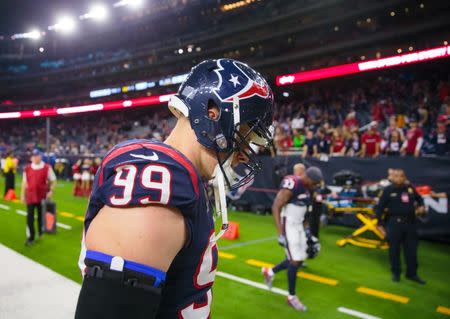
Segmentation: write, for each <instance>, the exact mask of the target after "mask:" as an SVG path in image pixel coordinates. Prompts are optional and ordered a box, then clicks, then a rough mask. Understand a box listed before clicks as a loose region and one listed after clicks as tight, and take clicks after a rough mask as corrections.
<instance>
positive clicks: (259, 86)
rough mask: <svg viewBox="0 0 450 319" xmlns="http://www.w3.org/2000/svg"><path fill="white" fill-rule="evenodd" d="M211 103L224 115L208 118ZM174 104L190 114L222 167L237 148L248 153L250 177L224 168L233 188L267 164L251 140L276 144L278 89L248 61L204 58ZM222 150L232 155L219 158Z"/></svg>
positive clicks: (174, 110)
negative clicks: (274, 117) (274, 119)
mask: <svg viewBox="0 0 450 319" xmlns="http://www.w3.org/2000/svg"><path fill="white" fill-rule="evenodd" d="M211 105H216V106H217V107H218V108H219V110H220V115H219V119H218V120H212V119H210V118H209V117H208V108H209V107H210V106H211ZM169 108H170V110H171V111H172V113H174V114H175V115H176V116H177V117H178V116H180V115H183V116H185V117H188V118H189V121H190V124H191V127H192V129H193V130H194V132H195V134H196V136H197V140H198V141H199V143H200V144H202V145H203V146H205V147H206V148H208V149H210V150H212V151H214V152H215V153H216V155H217V158H218V160H219V165H220V168H221V170H222V171H224V164H225V163H226V162H227V160H229V159H230V158H231V157H232V154H233V153H234V152H236V151H239V152H245V153H246V155H247V156H248V157H249V163H248V164H246V166H247V169H246V171H247V172H248V173H247V175H246V176H244V177H243V178H242V179H240V180H233V177H232V176H230V174H225V172H224V175H225V178H226V181H227V184H228V186H229V187H230V189H235V188H237V187H239V186H242V185H243V184H245V183H247V182H249V181H250V180H251V179H252V178H253V176H254V175H255V173H256V172H257V171H258V170H260V169H261V164H260V162H259V161H258V160H257V159H256V158H255V155H256V154H255V152H254V151H253V149H252V148H251V147H250V145H249V144H251V143H253V144H257V145H260V146H263V147H268V146H269V145H270V144H271V143H272V134H273V130H272V126H271V125H272V115H273V93H272V90H271V89H270V87H269V85H268V84H267V82H266V80H265V79H264V78H263V77H262V76H261V75H260V74H259V73H258V72H256V71H255V70H253V69H252V68H250V67H249V66H248V65H246V64H244V63H242V62H239V61H235V60H231V59H218V60H206V61H204V62H201V63H200V64H198V65H197V66H195V67H194V68H192V70H191V73H190V74H189V75H188V77H187V79H186V80H185V81H184V83H183V84H182V85H181V86H180V88H179V90H178V93H177V94H176V95H174V96H172V97H171V99H170V101H169ZM244 124H246V125H245V126H244ZM244 127H245V128H246V129H245V132H242V128H244ZM240 128H241V132H240V131H239V129H240ZM220 153H225V154H226V156H225V159H223V158H222V160H221V159H220V158H219V154H220ZM222 157H223V156H222Z"/></svg>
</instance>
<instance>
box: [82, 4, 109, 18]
mask: <svg viewBox="0 0 450 319" xmlns="http://www.w3.org/2000/svg"><path fill="white" fill-rule="evenodd" d="M107 17H108V9H106V7H105V6H104V5H101V4H96V5H94V6H92V8H91V10H90V11H89V12H88V13H86V14H83V15H81V16H80V19H81V20H85V19H93V20H97V21H104V20H105V19H106V18H107Z"/></svg>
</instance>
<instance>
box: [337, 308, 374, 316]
mask: <svg viewBox="0 0 450 319" xmlns="http://www.w3.org/2000/svg"><path fill="white" fill-rule="evenodd" d="M337 310H338V311H339V312H342V313H345V314H347V315H350V316H354V317H358V318H362V319H381V318H380V317H375V316H372V315H369V314H367V313H364V312H361V311H357V310H353V309H349V308H345V307H339V308H337Z"/></svg>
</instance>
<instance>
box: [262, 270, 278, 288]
mask: <svg viewBox="0 0 450 319" xmlns="http://www.w3.org/2000/svg"><path fill="white" fill-rule="evenodd" d="M261 274H262V275H263V276H264V283H265V284H266V285H267V287H268V288H269V289H272V284H273V279H274V277H275V274H274V273H273V271H271V269H270V268H266V267H262V268H261Z"/></svg>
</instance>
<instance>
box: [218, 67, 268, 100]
mask: <svg viewBox="0 0 450 319" xmlns="http://www.w3.org/2000/svg"><path fill="white" fill-rule="evenodd" d="M217 65H218V67H219V68H218V69H216V70H214V72H216V73H217V76H218V77H219V83H218V85H217V88H216V89H215V90H214V92H215V94H216V95H217V96H218V97H219V99H220V100H221V101H224V102H233V100H234V99H235V98H236V97H237V98H238V99H240V100H241V99H248V98H251V97H253V96H259V97H261V98H267V97H268V96H269V94H270V89H269V86H268V85H267V83H266V81H265V80H264V79H263V78H262V77H261V75H259V74H258V73H256V72H254V71H253V70H252V69H250V68H249V67H248V66H247V65H245V64H243V63H240V62H237V61H230V60H222V59H221V60H217ZM255 75H256V79H257V80H256V81H253V80H252V79H251V78H250V76H252V77H255ZM228 77H229V78H228Z"/></svg>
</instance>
